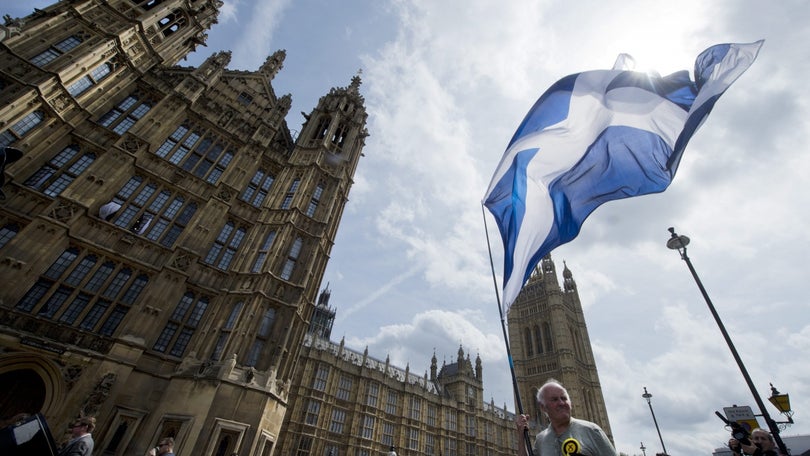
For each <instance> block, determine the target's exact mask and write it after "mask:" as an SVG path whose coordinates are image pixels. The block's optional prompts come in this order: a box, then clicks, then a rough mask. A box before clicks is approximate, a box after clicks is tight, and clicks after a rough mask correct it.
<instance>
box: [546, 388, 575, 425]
mask: <svg viewBox="0 0 810 456" xmlns="http://www.w3.org/2000/svg"><path fill="white" fill-rule="evenodd" d="M542 407H543V410H544V411H545V412H546V414H548V418H549V420H551V422H552V423H567V422H568V421H570V420H571V401H570V400H569V399H568V393H566V392H565V390H564V389H562V388H560V387H559V386H557V385H549V386H547V387H546V388H545V389H544V390H543V405H542Z"/></svg>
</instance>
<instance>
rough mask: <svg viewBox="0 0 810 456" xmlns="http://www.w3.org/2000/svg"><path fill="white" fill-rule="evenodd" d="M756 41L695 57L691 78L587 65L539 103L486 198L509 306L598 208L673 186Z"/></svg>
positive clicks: (685, 74) (745, 66) (752, 55)
mask: <svg viewBox="0 0 810 456" xmlns="http://www.w3.org/2000/svg"><path fill="white" fill-rule="evenodd" d="M762 43H763V41H758V42H756V43H751V44H720V45H716V46H712V47H710V48H709V49H707V50H705V51H703V53H701V54H700V55H699V56H698V58H697V60H696V61H695V80H694V81H692V80H690V79H689V73H688V72H687V71H685V70H684V71H679V72H677V73H674V74H671V75H669V76H666V77H661V76H658V75H651V74H647V73H642V72H635V71H624V70H622V69H620V68H614V69H613V70H598V71H587V72H584V73H578V74H573V75H571V76H567V77H565V78H563V79H561V80H559V81H557V82H556V83H555V84H554V85H553V86H551V88H549V89H548V90H547V91H546V92H545V93H544V94H543V95H542V96H541V97H540V99H538V100H537V102H536V103H535V104H534V106H533V107H532V109H531V110H530V111H529V113H528V114H527V115H526V118H525V119H523V122H522V123H521V124H520V126H519V127H518V129H517V131H516V132H515V135H514V136H513V137H512V140H511V141H510V142H509V146H508V147H507V148H506V152H505V153H504V155H503V158H502V159H501V162H500V164H499V165H498V168H497V169H496V170H495V175H494V176H493V177H492V182H491V183H490V184H489V189H487V193H486V195H485V197H484V204H485V205H486V206H487V208H488V209H489V210H490V212H492V215H494V216H495V219H496V221H497V223H498V228H499V230H500V232H501V237H502V238H503V244H504V279H503V282H504V283H503V303H504V306H505V308H506V309H508V308H509V306H510V305H511V304H512V302H513V301H514V300H515V298H516V297H517V295H518V293H519V292H520V289H521V288H522V287H523V284H524V283H525V282H526V280H527V279H528V278H529V275H530V274H531V271H532V270H533V269H534V267H535V266H536V265H537V263H538V262H539V261H540V260H541V259H542V258H543V257H544V256H545V255H546V254H548V253H549V252H551V250H553V249H554V248H555V247H557V246H559V245H561V244H564V243H566V242H569V241H570V240H572V239H574V238H575V237H576V236H577V234H579V230H580V228H581V226H582V223H583V222H584V221H585V219H586V218H587V217H588V215H589V214H590V213H591V212H593V210H594V209H596V208H597V207H599V205H601V204H602V203H605V202H607V201H611V200H615V199H620V198H627V197H631V196H637V195H644V194H648V193H656V192H662V191H664V190H665V189H666V188H667V187H668V186H669V183H670V182H671V181H672V178H673V177H674V176H675V171H676V170H677V169H678V163H679V162H680V160H681V155H682V154H683V150H684V148H685V147H686V143H687V142H689V139H690V138H691V137H692V135H693V134H694V133H695V130H697V128H698V127H699V126H700V125H701V124H702V122H703V120H704V119H705V118H706V116H708V115H709V112H711V110H712V107H714V104H715V102H717V99H718V98H719V97H720V95H722V94H723V92H725V90H726V89H727V88H728V87H729V86H730V85H731V83H733V82H734V81H735V80H736V79H737V78H738V77H739V76H740V75H741V74H742V73H743V72H744V71H745V70H746V69H748V67H749V66H750V65H751V64H752V63H753V62H754V59H755V58H756V56H757V53H758V52H759V49H760V47H761V46H762ZM623 60H624V59H623V58H620V59H619V60H617V65H618V64H619V62H621V61H623Z"/></svg>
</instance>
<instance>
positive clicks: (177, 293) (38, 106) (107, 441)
mask: <svg viewBox="0 0 810 456" xmlns="http://www.w3.org/2000/svg"><path fill="white" fill-rule="evenodd" d="M221 6H222V2H221V1H219V0H64V1H61V2H58V3H56V4H54V5H52V6H50V7H48V8H45V9H43V10H35V11H34V13H33V14H32V15H30V16H27V17H25V18H21V19H12V18H9V17H6V20H5V24H4V25H2V26H0V147H2V148H3V149H0V150H3V151H4V152H5V156H6V158H9V159H10V160H8V161H6V162H3V163H4V164H5V165H6V166H5V170H4V173H3V174H2V175H3V177H4V179H3V181H0V183H2V182H4V183H3V186H2V190H3V192H4V195H3V198H2V199H1V200H0V280H2V286H0V413H2V415H3V416H2V417H0V420H3V421H6V420H8V419H9V418H10V417H12V416H14V415H16V414H17V413H29V414H30V413H35V412H40V413H42V414H43V415H44V416H45V418H46V419H47V421H48V423H49V425H50V427H51V429H52V430H54V433H55V434H56V436H55V437H56V439H57V440H59V439H60V438H61V437H62V435H61V434H62V430H63V429H65V428H66V426H67V424H68V423H69V422H71V420H73V419H75V417H76V416H79V415H94V416H96V417H97V419H98V426H97V428H96V431H95V432H94V438H95V440H96V454H104V455H139V456H140V455H142V454H144V452H145V451H146V450H147V449H148V448H149V447H151V446H154V444H155V443H156V442H157V441H158V439H159V438H161V437H164V436H172V437H174V438H175V441H176V442H177V443H176V445H175V449H176V451H177V452H178V453H179V454H195V455H231V454H233V453H236V454H239V455H245V456H246V455H264V456H266V455H270V454H272V453H274V451H273V449H274V446H275V445H276V444H277V442H278V441H279V438H280V437H279V434H280V430H281V425H282V421H283V418H284V415H285V413H286V411H287V409H288V407H289V394H290V388H291V385H292V384H293V382H295V381H296V379H295V377H294V375H295V367H296V363H297V361H298V359H299V356H300V355H301V352H302V342H303V340H304V337H305V334H306V332H307V328H308V324H309V321H310V318H311V315H312V312H313V310H314V308H315V298H316V296H317V292H318V290H319V287H320V281H321V280H322V276H323V273H324V269H325V267H326V263H327V260H328V259H329V255H330V251H331V248H332V245H333V242H334V239H335V234H336V231H337V229H338V224H339V222H340V219H341V217H342V214H343V209H344V206H345V204H346V202H347V200H348V194H349V190H350V187H351V185H352V177H353V175H354V173H355V169H356V167H357V164H358V160H359V158H360V155H361V151H362V149H363V145H364V141H365V137H366V136H367V133H366V129H365V123H366V117H367V116H366V112H365V107H364V101H363V98H362V96H361V95H360V93H359V85H360V80H359V78H357V77H355V78H354V79H352V81H351V83H350V84H349V85H348V86H347V87H345V88H334V89H332V90H331V91H329V93H328V94H326V95H324V96H323V97H322V98H321V99H320V101H319V103H318V105H317V106H316V107H315V108H314V109H313V110H312V111H311V113H310V114H309V115H307V116H306V121H305V123H304V125H303V127H302V129H301V134H300V135H299V136H298V137H297V138H293V136H292V134H291V132H290V129H289V128H288V126H287V124H286V121H285V120H284V119H285V116H286V114H287V112H288V110H289V108H290V100H291V98H290V96H289V95H285V96H282V97H279V96H277V95H276V93H275V92H274V90H273V87H272V85H271V81H272V80H273V78H274V76H275V75H276V74H277V72H278V71H279V70H280V68H281V66H282V63H283V59H284V52H283V51H279V52H277V53H275V54H273V55H272V56H270V57H269V58H268V59H267V60H266V61H265V63H264V64H263V65H261V67H260V68H259V69H258V71H231V70H228V69H227V64H228V62H229V59H230V54H229V53H227V52H219V53H216V54H214V55H212V56H211V57H210V58H208V59H207V60H206V61H205V62H204V63H203V64H202V65H200V67H199V68H190V67H180V66H176V64H177V63H178V62H179V61H180V59H182V58H183V57H184V56H186V55H187V54H188V53H190V52H192V51H193V50H194V49H195V47H196V46H197V45H198V44H202V43H204V41H205V39H206V35H205V31H206V30H207V29H209V28H210V27H211V26H212V24H214V23H216V18H217V14H218V8H220V7H221ZM7 147H10V148H12V149H7ZM15 151H22V156H21V157H19V156H16V155H15V153H16V152H15ZM11 159H14V161H13V162H12V161H11ZM303 350H304V351H306V350H309V348H304V349H303ZM298 375H300V374H298Z"/></svg>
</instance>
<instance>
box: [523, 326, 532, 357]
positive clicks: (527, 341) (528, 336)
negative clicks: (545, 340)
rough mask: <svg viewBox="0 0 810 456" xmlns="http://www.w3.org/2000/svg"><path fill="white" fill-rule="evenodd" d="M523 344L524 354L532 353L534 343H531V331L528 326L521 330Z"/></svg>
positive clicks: (529, 354)
mask: <svg viewBox="0 0 810 456" xmlns="http://www.w3.org/2000/svg"><path fill="white" fill-rule="evenodd" d="M523 339H524V344H523V345H524V346H525V347H526V356H532V355H534V348H533V347H534V344H532V333H531V330H530V329H529V328H526V329H524V330H523Z"/></svg>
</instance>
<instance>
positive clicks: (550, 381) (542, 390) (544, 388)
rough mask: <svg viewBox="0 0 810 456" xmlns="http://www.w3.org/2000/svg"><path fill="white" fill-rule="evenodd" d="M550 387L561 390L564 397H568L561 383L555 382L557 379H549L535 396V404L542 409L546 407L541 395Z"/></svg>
mask: <svg viewBox="0 0 810 456" xmlns="http://www.w3.org/2000/svg"><path fill="white" fill-rule="evenodd" d="M551 385H554V386H557V387H559V388H562V390H563V391H565V395H566V396H568V390H567V389H565V387H564V386H562V383H560V382H559V380H557V379H554V378H550V379H548V380H546V383H543V386H541V387H540V388H539V389H538V390H537V395H536V399H537V403H538V404H540V405H542V406H543V407H545V406H546V401H545V399H544V398H543V393H544V392H545V391H546V388H548V387H549V386H551Z"/></svg>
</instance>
